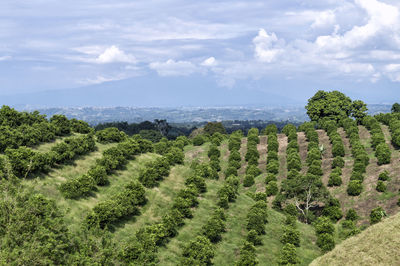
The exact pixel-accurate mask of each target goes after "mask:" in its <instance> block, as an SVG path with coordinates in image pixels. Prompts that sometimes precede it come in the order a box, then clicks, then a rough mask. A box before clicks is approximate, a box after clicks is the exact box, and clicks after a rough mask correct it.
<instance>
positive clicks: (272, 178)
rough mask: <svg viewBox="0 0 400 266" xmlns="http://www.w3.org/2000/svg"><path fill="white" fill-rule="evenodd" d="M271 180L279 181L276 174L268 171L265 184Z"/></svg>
mask: <svg viewBox="0 0 400 266" xmlns="http://www.w3.org/2000/svg"><path fill="white" fill-rule="evenodd" d="M271 181H278V179H277V178H276V174H273V173H267V176H266V177H265V184H268V183H269V182H271Z"/></svg>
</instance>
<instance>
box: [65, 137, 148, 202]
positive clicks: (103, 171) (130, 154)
mask: <svg viewBox="0 0 400 266" xmlns="http://www.w3.org/2000/svg"><path fill="white" fill-rule="evenodd" d="M152 150H153V145H152V143H151V142H150V141H147V140H143V139H141V138H140V136H138V137H132V138H130V139H128V140H127V141H125V142H122V143H119V144H118V145H117V146H115V147H111V148H109V149H107V150H105V151H103V156H102V157H101V158H100V159H98V160H97V161H96V163H95V164H94V165H93V166H92V167H91V168H90V169H89V171H88V172H87V173H86V174H84V175H81V176H78V177H74V178H71V179H69V180H68V181H67V182H65V183H63V184H62V185H61V186H60V188H59V189H60V191H61V193H62V194H63V196H64V197H66V198H70V199H77V198H79V197H82V196H88V195H90V194H91V193H92V192H93V191H94V190H96V186H104V185H107V184H108V182H109V181H108V175H110V174H111V173H113V172H114V171H115V170H118V169H121V168H122V167H124V166H125V165H126V164H127V163H128V160H132V159H133V158H135V155H137V154H140V153H146V152H151V151H152Z"/></svg>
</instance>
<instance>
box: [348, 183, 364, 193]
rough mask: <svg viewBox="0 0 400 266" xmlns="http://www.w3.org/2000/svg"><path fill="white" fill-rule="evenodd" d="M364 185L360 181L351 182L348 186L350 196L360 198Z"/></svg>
mask: <svg viewBox="0 0 400 266" xmlns="http://www.w3.org/2000/svg"><path fill="white" fill-rule="evenodd" d="M361 191H362V184H361V181H360V180H351V181H350V182H349V185H348V186H347V194H349V195H350V196H358V195H360V194H361Z"/></svg>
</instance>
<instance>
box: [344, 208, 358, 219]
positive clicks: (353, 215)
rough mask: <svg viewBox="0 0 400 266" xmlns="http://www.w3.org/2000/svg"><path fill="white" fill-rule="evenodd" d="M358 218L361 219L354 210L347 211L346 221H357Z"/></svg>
mask: <svg viewBox="0 0 400 266" xmlns="http://www.w3.org/2000/svg"><path fill="white" fill-rule="evenodd" d="M358 218H359V216H358V214H357V212H356V210H354V209H349V210H348V211H347V213H346V220H349V221H357V220H358Z"/></svg>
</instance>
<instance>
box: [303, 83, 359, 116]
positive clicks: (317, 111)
mask: <svg viewBox="0 0 400 266" xmlns="http://www.w3.org/2000/svg"><path fill="white" fill-rule="evenodd" d="M306 109H307V114H308V116H309V117H310V119H311V121H315V122H318V121H319V120H320V119H322V118H325V117H327V118H329V119H331V120H335V121H336V122H338V121H339V120H341V119H343V118H347V117H349V115H350V114H351V112H352V109H353V106H352V101H351V99H350V98H349V97H347V96H346V95H344V94H343V93H341V92H339V91H331V92H326V91H322V90H320V91H318V92H317V93H316V94H315V95H314V96H313V97H311V98H310V99H309V100H308V104H307V106H306Z"/></svg>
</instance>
